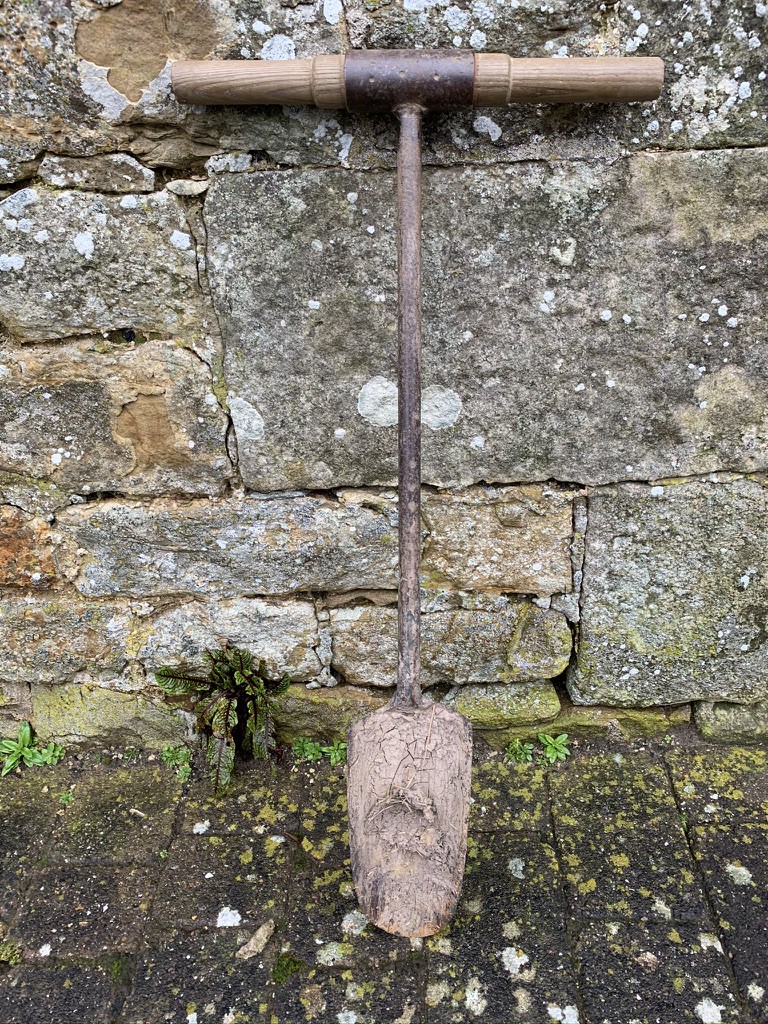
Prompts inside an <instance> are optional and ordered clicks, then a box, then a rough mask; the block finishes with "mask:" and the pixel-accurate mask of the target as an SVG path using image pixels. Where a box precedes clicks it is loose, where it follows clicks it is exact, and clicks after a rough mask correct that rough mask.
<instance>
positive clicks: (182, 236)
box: [171, 231, 192, 249]
mask: <svg viewBox="0 0 768 1024" xmlns="http://www.w3.org/2000/svg"><path fill="white" fill-rule="evenodd" d="M191 244H192V239H191V237H190V236H189V235H188V234H187V233H186V231H174V232H173V233H172V234H171V245H172V246H173V247H174V249H188V248H189V247H190V245H191Z"/></svg>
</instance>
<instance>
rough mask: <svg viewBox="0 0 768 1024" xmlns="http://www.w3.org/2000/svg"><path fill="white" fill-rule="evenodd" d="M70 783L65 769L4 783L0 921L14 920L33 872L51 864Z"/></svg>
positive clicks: (28, 774)
mask: <svg viewBox="0 0 768 1024" xmlns="http://www.w3.org/2000/svg"><path fill="white" fill-rule="evenodd" d="M69 780H70V773H69V772H68V771H67V769H66V768H64V767H63V766H57V767H56V768H46V769H34V770H32V769H29V770H27V771H23V772H21V773H19V774H18V775H16V774H13V775H6V777H5V778H4V779H0V823H1V824H2V827H0V921H2V920H6V921H7V920H8V919H9V918H10V917H11V916H12V914H13V912H14V908H15V905H16V901H17V900H18V898H19V896H20V895H21V893H22V892H23V890H24V888H25V886H26V885H27V884H28V882H29V878H30V875H31V872H32V871H34V870H35V869H37V868H40V867H43V866H44V865H45V864H46V863H47V861H48V858H49V856H50V852H51V835H52V833H53V831H54V828H55V824H56V819H57V815H58V814H60V813H62V812H63V807H62V805H61V804H60V803H59V799H58V798H59V794H60V793H62V792H64V790H65V789H66V788H67V785H68V783H69Z"/></svg>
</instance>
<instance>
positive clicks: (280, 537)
mask: <svg viewBox="0 0 768 1024" xmlns="http://www.w3.org/2000/svg"><path fill="white" fill-rule="evenodd" d="M57 529H58V531H59V534H60V536H61V537H62V541H63V543H62V547H61V549H60V550H59V552H58V558H59V565H60V566H61V569H62V571H63V572H65V573H66V574H67V575H70V576H72V577H73V578H74V582H75V585H76V586H77V587H78V589H79V590H80V591H81V592H82V593H84V594H88V595H89V596H95V595H106V594H126V595H131V596H134V597H146V596H151V595H154V594H169V593H170V594H199V595H204V596H209V595H211V594H216V595H218V596H221V597H236V596H242V595H254V594H266V595H270V594H289V593H295V592H297V591H308V590H319V591H337V590H342V591H343V590H349V589H353V588H355V587H361V586H362V587H365V586H368V587H373V588H376V589H382V588H385V589H386V588H392V587H393V586H394V580H395V564H396V561H397V545H396V540H395V536H396V527H395V523H394V512H393V511H391V510H389V511H381V510H375V509H372V508H368V507H366V505H365V503H363V502H360V503H357V504H352V503H350V504H349V505H343V504H340V503H339V502H336V501H331V500H329V499H327V498H322V497H306V496H305V497H296V498H274V499H268V500H264V499H260V498H232V499H227V500H222V501H216V502H208V501H190V502H175V501H167V500H158V501H155V502H153V503H152V504H151V505H147V506H142V505H138V504H129V503H127V502H118V501H109V502H103V503H99V504H97V505H89V506H87V507H73V508H70V509H66V510H65V511H64V512H62V513H61V514H60V515H59V517H58V519H57Z"/></svg>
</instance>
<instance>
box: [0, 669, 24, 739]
mask: <svg viewBox="0 0 768 1024" xmlns="http://www.w3.org/2000/svg"><path fill="white" fill-rule="evenodd" d="M31 717H32V697H31V695H30V689H29V686H28V685H27V684H26V683H8V682H2V683H0V739H9V738H11V737H15V736H16V735H17V733H18V731H19V725H20V724H21V723H22V722H28V721H29V720H30V718H31Z"/></svg>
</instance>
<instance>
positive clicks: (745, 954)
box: [693, 825, 768, 1024]
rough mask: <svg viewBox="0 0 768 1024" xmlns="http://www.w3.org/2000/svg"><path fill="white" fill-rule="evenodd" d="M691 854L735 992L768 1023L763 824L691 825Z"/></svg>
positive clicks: (767, 830)
mask: <svg viewBox="0 0 768 1024" xmlns="http://www.w3.org/2000/svg"><path fill="white" fill-rule="evenodd" d="M693 841H694V849H695V852H696V857H697V859H698V860H699V862H700V864H701V868H702V870H703V872H704V884H705V885H706V887H707V891H708V893H709V898H710V899H711V901H712V905H713V907H714V910H715V913H716V914H717V915H718V918H719V924H720V929H721V932H722V935H723V939H724V941H725V946H726V949H727V951H728V953H729V954H730V957H731V962H732V964H733V972H734V975H735V976H736V980H737V982H738V985H739V989H740V992H741V996H742V998H743V999H744V1001H745V1002H746V1003H747V1005H748V1006H749V1007H750V1009H751V1011H752V1013H753V1015H754V1017H755V1018H756V1019H757V1020H758V1021H760V1024H765V1022H768V825H740V826H738V828H732V827H728V826H722V825H720V826H714V827H709V828H695V829H694V830H693Z"/></svg>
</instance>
